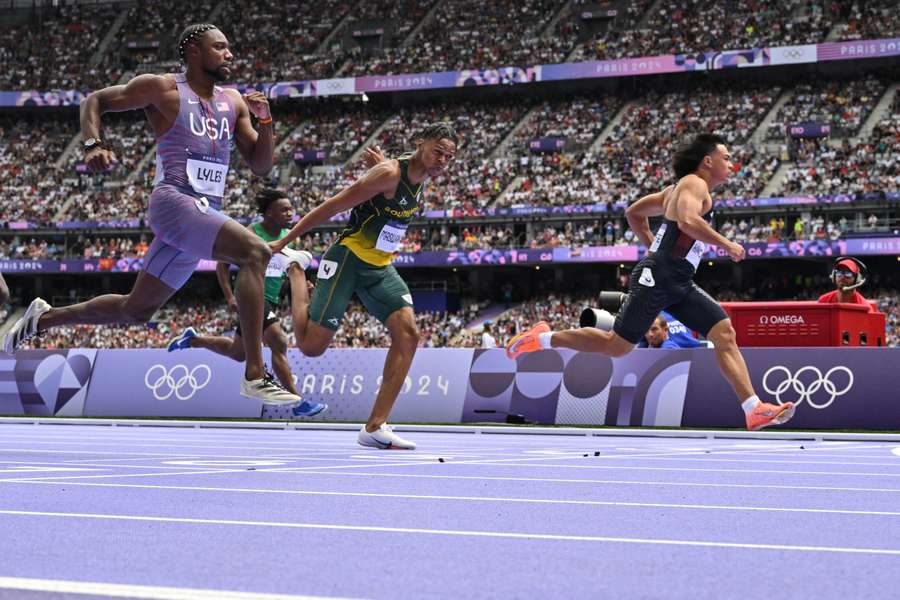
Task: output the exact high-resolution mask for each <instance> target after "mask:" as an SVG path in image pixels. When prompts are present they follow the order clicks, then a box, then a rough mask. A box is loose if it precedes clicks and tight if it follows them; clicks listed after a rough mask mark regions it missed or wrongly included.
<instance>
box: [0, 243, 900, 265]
mask: <svg viewBox="0 0 900 600" xmlns="http://www.w3.org/2000/svg"><path fill="white" fill-rule="evenodd" d="M744 248H746V250H747V258H749V259H754V258H784V257H793V256H843V255H846V254H855V255H900V237H890V238H883V237H882V238H851V239H847V240H836V241H833V240H812V241H795V242H778V243H773V244H767V243H753V244H744ZM646 252H647V249H646V248H645V247H644V246H584V247H581V248H517V249H486V250H485V249H478V250H434V251H423V252H417V253H409V252H401V253H399V254H397V256H396V257H395V258H394V266H395V267H397V268H403V267H453V266H471V265H540V264H550V263H573V262H636V261H638V260H640V259H641V258H643V257H644V255H645V254H646ZM703 260H730V259H729V258H728V255H727V253H726V252H725V251H724V250H723V249H721V248H719V247H717V246H709V247H708V248H707V249H706V252H705V253H704V255H703ZM311 266H312V267H317V266H318V257H316V258H313V262H312V264H311ZM142 267H143V259H142V258H119V259H114V258H99V259H96V258H95V259H83V260H77V259H69V260H0V273H102V272H108V273H134V272H137V271H140V270H141V268H142ZM196 270H197V271H215V270H216V261H214V260H201V261H200V263H199V264H198V265H197V269H196Z"/></svg>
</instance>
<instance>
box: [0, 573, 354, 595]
mask: <svg viewBox="0 0 900 600" xmlns="http://www.w3.org/2000/svg"><path fill="white" fill-rule="evenodd" d="M0 589H5V590H28V591H33V592H53V593H58V594H90V595H92V596H108V597H114V598H147V599H149V600H325V599H326V598H327V600H340V599H339V598H336V597H331V596H327V597H326V596H295V595H290V594H263V593H256V592H229V591H226V590H204V589H195V588H178V587H157V586H151V585H129V584H121V583H99V582H94V581H66V580H61V579H27V578H24V577H0Z"/></svg>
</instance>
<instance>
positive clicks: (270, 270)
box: [266, 252, 286, 277]
mask: <svg viewBox="0 0 900 600" xmlns="http://www.w3.org/2000/svg"><path fill="white" fill-rule="evenodd" d="M285 258H286V257H285V255H284V254H281V253H280V252H277V253H275V254H273V255H272V259H271V260H270V261H269V264H268V266H266V277H281V276H282V275H283V274H284V267H285V264H284V261H285Z"/></svg>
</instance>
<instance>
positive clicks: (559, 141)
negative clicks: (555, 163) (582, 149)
mask: <svg viewBox="0 0 900 600" xmlns="http://www.w3.org/2000/svg"><path fill="white" fill-rule="evenodd" d="M565 147H566V138H562V137H542V138H536V139H533V140H531V141H529V142H528V149H529V150H531V151H532V152H534V153H535V154H538V153H541V152H561V151H562V149H563V148H565Z"/></svg>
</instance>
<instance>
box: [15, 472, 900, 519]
mask: <svg viewBox="0 0 900 600" xmlns="http://www.w3.org/2000/svg"><path fill="white" fill-rule="evenodd" d="M16 483H30V484H33V485H64V486H70V487H71V486H87V487H106V488H126V489H142V490H175V491H199V492H226V493H241V494H285V495H297V496H343V497H356V498H392V499H399V500H449V501H460V502H497V503H504V502H507V503H511V504H551V505H552V504H557V505H569V506H612V507H626V508H680V509H691V510H733V511H755V512H787V513H813V514H829V515H857V516H875V517H900V511H887V510H849V509H839V508H797V507H775V506H738V505H725V504H675V503H668V502H619V501H607V500H560V499H545V498H507V497H496V496H447V495H437V494H388V493H382V492H336V491H321V490H270V489H259V488H229V487H214V486H193V485H151V484H132V483H85V482H62V481H60V482H55V481H29V480H22V481H18V482H16Z"/></svg>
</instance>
